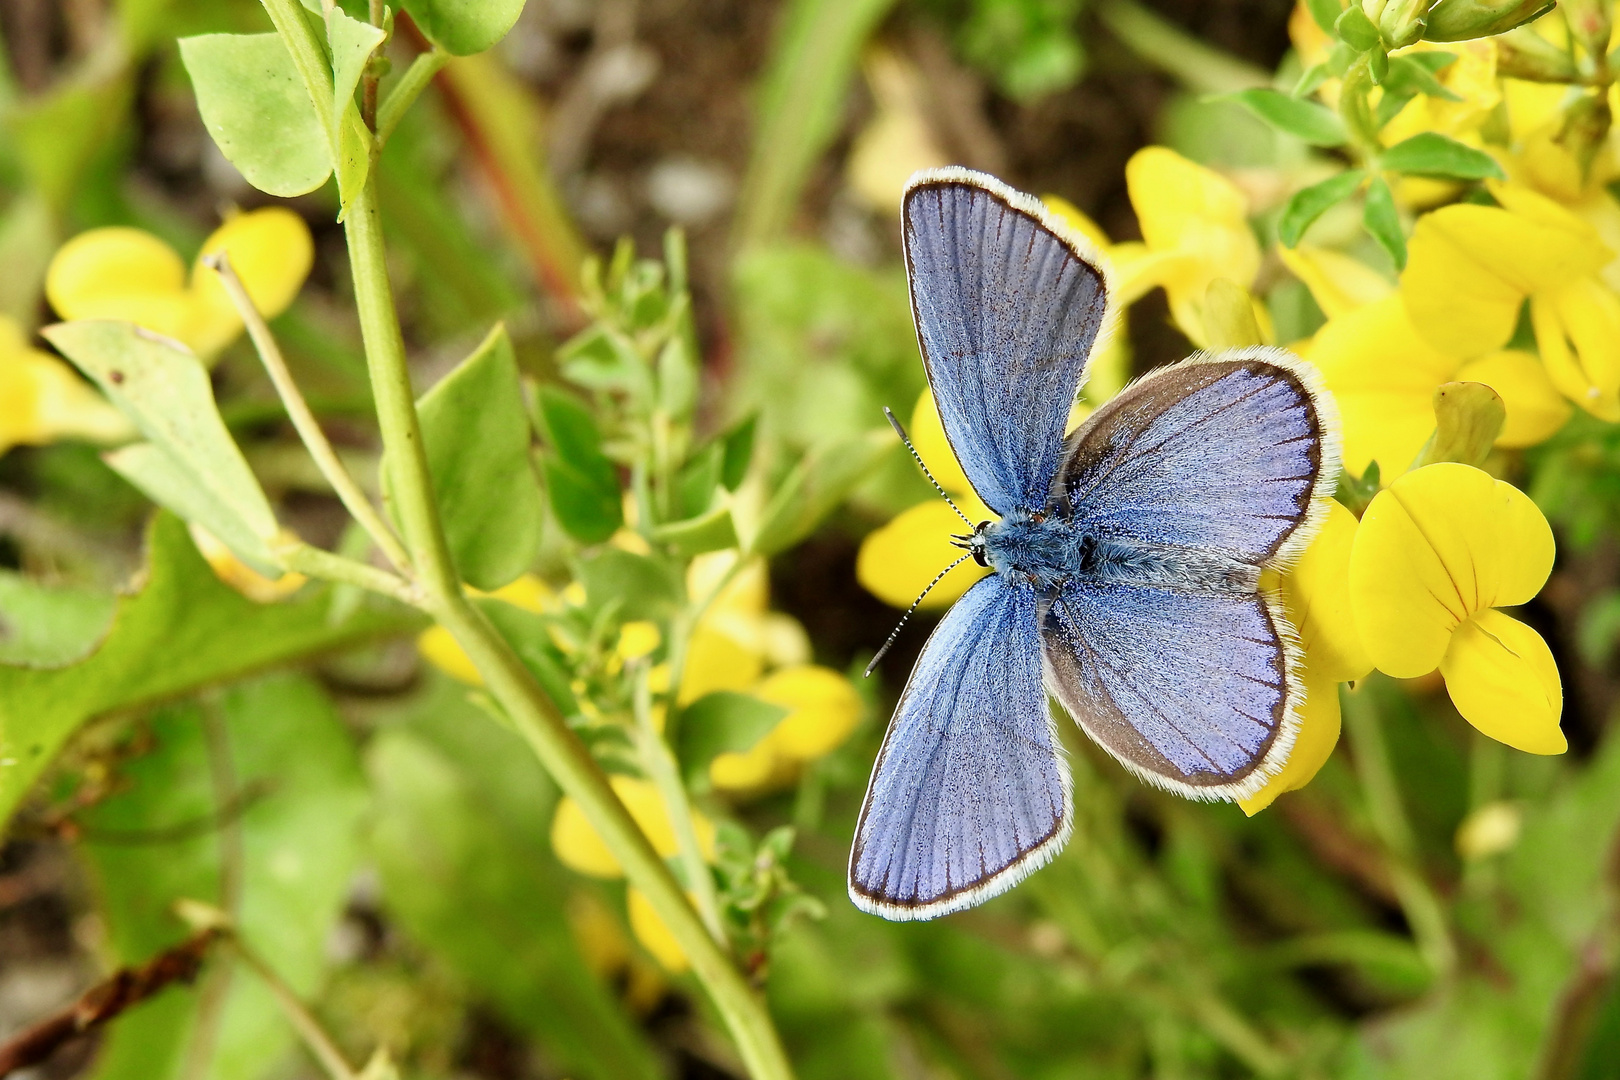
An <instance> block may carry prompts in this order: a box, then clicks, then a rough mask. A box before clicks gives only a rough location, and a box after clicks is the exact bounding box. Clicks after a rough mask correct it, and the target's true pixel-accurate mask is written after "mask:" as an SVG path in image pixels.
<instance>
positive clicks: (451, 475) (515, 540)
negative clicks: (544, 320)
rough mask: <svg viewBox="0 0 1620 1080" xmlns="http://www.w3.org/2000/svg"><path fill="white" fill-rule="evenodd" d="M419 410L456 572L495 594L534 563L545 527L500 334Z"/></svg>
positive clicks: (514, 375)
mask: <svg viewBox="0 0 1620 1080" xmlns="http://www.w3.org/2000/svg"><path fill="white" fill-rule="evenodd" d="M418 408H419V409H420V411H421V415H422V442H423V445H424V446H425V447H426V449H427V457H428V467H429V468H430V469H431V470H432V473H433V490H434V492H435V493H436V494H437V496H438V500H439V509H440V512H441V514H442V515H443V518H444V529H445V537H446V539H447V540H448V541H449V542H450V553H451V556H452V557H453V558H454V559H455V563H456V569H457V570H458V571H459V572H460V573H461V576H462V578H463V579H465V580H466V581H467V582H469V583H470V584H472V585H474V586H476V587H477V588H480V589H496V588H499V587H500V586H502V585H505V584H506V583H507V582H509V581H511V580H512V579H513V578H515V577H517V576H518V575H519V574H521V573H523V572H524V571H525V570H527V569H528V568H529V564H530V563H531V562H533V561H534V556H535V552H536V551H537V550H538V548H539V545H540V529H541V524H542V522H543V521H544V519H545V507H544V504H543V503H542V501H541V498H540V486H539V483H538V481H537V480H536V479H535V475H534V469H533V468H532V466H531V465H530V462H529V420H528V416H527V415H526V414H525V412H524V408H523V387H522V384H521V382H520V381H519V379H518V370H517V359H516V357H515V356H514V355H513V352H512V341H511V339H510V338H509V337H507V335H506V328H505V327H504V326H499V325H498V326H496V327H495V329H494V330H492V331H490V333H489V336H488V337H486V338H485V339H484V341H483V343H482V344H480V345H479V346H478V348H477V349H476V350H474V351H473V353H472V355H470V356H468V357H467V359H465V360H463V361H462V362H461V364H460V365H459V366H457V368H456V369H455V370H454V371H452V372H451V373H450V374H449V375H446V376H445V377H444V378H443V379H441V380H440V381H439V383H438V384H437V385H436V386H434V387H433V389H431V390H429V391H428V392H427V393H426V394H424V395H422V400H421V401H420V402H419V403H418Z"/></svg>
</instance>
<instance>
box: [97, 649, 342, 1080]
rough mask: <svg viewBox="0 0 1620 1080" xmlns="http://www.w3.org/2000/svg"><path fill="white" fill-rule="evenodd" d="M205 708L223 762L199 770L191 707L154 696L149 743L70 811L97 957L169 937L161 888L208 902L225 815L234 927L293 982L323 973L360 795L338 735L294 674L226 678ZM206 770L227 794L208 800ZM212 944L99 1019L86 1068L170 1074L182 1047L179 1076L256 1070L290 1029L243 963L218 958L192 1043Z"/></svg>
mask: <svg viewBox="0 0 1620 1080" xmlns="http://www.w3.org/2000/svg"><path fill="white" fill-rule="evenodd" d="M216 715H217V719H218V727H217V729H216V730H217V731H218V738H219V744H218V745H219V746H220V747H222V748H223V758H224V760H225V761H228V763H229V765H228V773H222V774H218V775H216V774H213V772H212V768H211V758H210V753H209V744H208V739H207V737H206V736H205V731H204V719H203V716H202V712H201V710H200V709H198V708H196V707H195V706H188V707H181V708H171V709H166V710H163V711H161V712H159V713H157V714H156V715H155V716H154V717H153V718H152V720H151V731H152V735H153V737H154V742H155V746H156V749H155V750H154V751H153V752H152V753H150V754H148V755H146V756H143V757H140V758H137V759H135V760H134V761H132V762H130V763H129V764H128V765H127V766H125V767H124V769H123V770H122V775H121V776H120V778H119V779H120V785H121V786H120V790H119V793H118V794H117V795H116V796H114V797H113V798H111V799H109V800H108V801H106V802H105V803H102V804H100V805H99V806H97V807H95V809H94V810H92V811H90V812H88V813H86V814H84V815H83V816H82V818H81V823H82V825H83V827H84V839H83V842H82V844H81V850H82V852H83V854H84V857H85V859H86V861H87V862H88V863H89V865H90V867H91V868H92V871H93V873H94V876H95V878H96V879H97V885H98V888H97V896H98V898H99V899H100V900H101V906H100V908H99V911H100V914H101V916H102V918H103V919H105V921H106V928H107V937H108V942H109V945H110V946H111V952H112V959H114V960H115V961H117V962H122V963H136V962H140V961H142V960H145V959H147V958H148V957H149V956H150V955H151V954H152V953H154V952H156V951H157V950H159V949H162V948H164V947H167V946H169V945H172V944H175V943H176V942H178V941H179V940H180V939H182V938H183V937H185V935H186V933H187V930H186V927H185V926H184V925H183V924H182V923H181V922H180V920H178V919H177V918H175V916H174V914H173V912H172V910H171V908H172V905H173V904H174V902H175V901H176V900H179V899H182V898H185V899H193V900H201V901H204V902H206V903H210V904H220V903H221V902H222V900H223V899H224V897H223V896H222V893H221V889H222V872H221V852H222V850H225V849H226V847H227V845H226V844H225V843H224V842H223V836H222V829H233V830H239V835H240V849H239V850H240V860H241V861H240V864H239V866H238V870H239V873H240V878H239V886H238V887H239V889H240V894H239V895H240V902H239V906H238V909H237V911H236V916H237V926H238V930H239V932H240V933H241V934H242V936H243V938H244V939H246V940H247V941H248V943H249V944H251V945H252V946H253V947H254V948H255V949H256V950H257V951H258V952H259V953H260V954H261V955H263V956H265V957H266V958H267V959H268V960H269V962H270V963H271V964H272V965H273V966H274V968H275V969H276V972H277V973H278V974H279V975H280V976H281V978H282V979H284V980H285V981H286V982H287V983H288V984H289V985H290V986H291V987H292V989H293V990H294V992H295V993H298V994H300V995H302V996H305V997H308V996H310V995H312V994H313V993H314V992H315V991H316V990H318V989H319V988H320V986H321V984H322V983H323V982H324V978H325V974H326V970H327V967H328V960H327V941H328V939H329V938H330V936H331V933H332V930H333V927H334V925H335V924H336V923H337V921H338V919H339V918H340V917H341V916H342V913H343V907H344V903H345V901H346V899H347V897H348V892H349V886H350V882H351V880H352V878H353V876H354V873H355V871H356V869H357V868H358V862H359V855H360V840H359V825H360V820H361V815H362V814H363V812H364V810H365V807H366V803H367V796H366V789H365V785H364V781H363V778H362V776H361V773H360V768H359V761H358V758H357V755H356V754H355V750H354V745H353V742H352V741H351V739H350V736H349V733H348V731H347V730H346V729H345V727H344V725H343V721H342V720H341V719H340V718H339V717H338V715H337V712H336V711H335V710H334V709H333V708H332V705H331V703H330V702H329V701H328V700H327V699H326V697H325V695H324V694H323V693H322V692H321V691H320V689H319V688H318V687H317V686H316V685H315V683H313V682H312V681H310V680H308V679H305V678H301V677H297V676H288V675H282V676H277V677H274V678H270V679H266V680H263V681H260V682H255V683H250V684H247V685H244V686H240V687H237V688H235V689H233V690H231V691H229V692H227V693H225V694H223V695H222V696H221V697H220V699H219V703H218V706H217V714H216ZM216 783H225V784H228V785H229V788H230V791H231V795H232V796H233V797H234V798H235V799H236V800H237V801H236V802H234V803H232V802H222V801H221V800H220V799H219V798H218V797H217V795H216V788H215V784H216ZM220 818H224V819H225V822H226V824H224V825H221V824H220V823H219V820H218V819H220ZM199 822H200V823H202V827H200V828H199V827H197V823H199ZM228 957H229V953H228V952H225V951H222V952H221V953H219V954H218V955H217V956H216V959H215V961H214V963H213V964H211V965H210V967H209V969H208V971H209V974H208V975H206V976H204V978H203V979H202V980H199V982H198V983H197V984H196V985H194V986H191V987H176V988H172V989H170V990H168V991H167V992H165V993H164V994H163V995H162V996H161V997H159V998H158V999H157V1000H156V1001H154V1002H153V1005H152V1007H150V1008H143V1009H136V1010H133V1011H132V1012H130V1013H129V1014H128V1015H127V1016H124V1017H121V1018H120V1019H119V1022H118V1023H117V1024H113V1025H110V1026H109V1030H108V1032H107V1039H106V1042H105V1043H104V1044H103V1045H102V1047H101V1050H100V1053H99V1055H98V1059H97V1063H96V1064H97V1069H96V1075H97V1076H98V1077H99V1078H100V1080H171V1078H172V1080H180V1078H181V1077H182V1076H184V1075H185V1068H186V1065H187V1064H188V1060H189V1061H190V1063H191V1064H193V1065H196V1064H198V1063H199V1062H200V1063H201V1068H200V1069H198V1070H196V1071H195V1072H193V1074H192V1075H209V1076H233V1077H241V1078H244V1080H249V1078H253V1077H260V1076H264V1075H267V1074H269V1073H271V1072H272V1070H273V1067H274V1066H276V1065H277V1063H278V1061H279V1060H280V1059H282V1058H285V1057H287V1056H288V1055H289V1052H290V1051H292V1050H293V1048H294V1046H295V1043H296V1039H295V1037H294V1033H293V1030H292V1028H291V1026H290V1025H289V1024H288V1022H287V1021H286V1019H285V1018H284V1016H283V1014H282V1012H281V1010H280V1009H279V1008H278V1007H277V1006H276V1002H275V998H274V996H273V995H272V993H271V991H270V990H269V988H268V987H267V986H266V985H265V984H264V983H263V982H261V981H260V980H259V979H258V978H257V977H256V976H254V975H253V974H252V973H251V972H250V971H249V970H248V969H246V968H244V967H240V966H238V967H237V968H236V969H235V970H234V971H230V972H229V974H228V981H226V982H225V984H224V986H225V998H224V1001H223V1004H222V1007H221V1011H220V1014H219V1019H218V1027H217V1029H216V1030H215V1031H213V1032H212V1033H211V1034H212V1038H211V1040H210V1042H208V1043H200V1042H199V1040H201V1039H203V1038H206V1037H207V1036H205V1035H204V1034H202V1033H201V1032H200V1031H198V1029H197V1023H196V1021H197V1018H198V1011H199V1010H198V1006H199V1003H200V1001H201V999H202V997H203V995H204V993H205V990H204V988H205V987H206V986H207V985H208V983H209V981H210V980H212V979H217V978H219V977H220V976H222V975H225V974H226V971H225V969H224V968H223V967H222V966H221V965H222V964H224V963H229V960H228ZM192 1055H200V1056H199V1057H196V1058H193V1057H192Z"/></svg>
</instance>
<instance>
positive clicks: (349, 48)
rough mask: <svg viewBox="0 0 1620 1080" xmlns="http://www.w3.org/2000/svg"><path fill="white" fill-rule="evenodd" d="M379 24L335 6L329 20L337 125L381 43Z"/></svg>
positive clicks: (328, 42) (350, 103)
mask: <svg viewBox="0 0 1620 1080" xmlns="http://www.w3.org/2000/svg"><path fill="white" fill-rule="evenodd" d="M382 40H383V31H382V27H380V26H372V25H371V24H370V23H368V22H361V21H360V20H359V19H355V18H351V17H350V16H348V15H346V14H344V11H343V9H342V8H340V7H338V6H336V5H333V7H332V11H331V14H329V15H328V16H327V20H326V42H327V45H328V47H329V48H330V49H331V52H332V119H331V124H332V126H333V127H336V126H337V125H338V124H340V123H342V121H343V114H344V113H345V112H347V111H348V109H349V106H351V105H353V104H354V91H355V89H356V88H357V87H358V86H359V85H360V76H362V75H364V74H365V71H366V63H367V62H368V61H369V60H370V59H371V53H372V50H374V49H376V47H377V46H378V45H381V44H382Z"/></svg>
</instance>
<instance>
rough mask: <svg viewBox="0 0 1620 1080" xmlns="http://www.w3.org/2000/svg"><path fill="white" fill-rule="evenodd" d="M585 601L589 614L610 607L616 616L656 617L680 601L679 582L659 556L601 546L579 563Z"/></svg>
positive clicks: (673, 572) (671, 569)
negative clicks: (601, 547)
mask: <svg viewBox="0 0 1620 1080" xmlns="http://www.w3.org/2000/svg"><path fill="white" fill-rule="evenodd" d="M579 577H580V581H581V582H582V583H584V585H585V603H586V606H587V608H589V610H590V611H591V612H593V613H595V612H600V611H602V610H604V609H606V608H609V607H611V608H613V610H614V611H615V612H616V613H617V616H618V618H620V619H623V620H625V621H629V620H632V619H660V618H664V617H666V616H668V615H669V614H670V613H671V612H672V611H674V609H675V607H676V606H677V605H678V604H679V603H680V602H681V591H682V590H681V581H680V578H679V577H678V576H677V575H676V573H675V569H674V568H673V567H672V566H670V564H669V563H668V562H666V561H665V560H663V559H657V558H651V557H649V556H646V555H636V554H634V553H633V552H629V551H621V550H620V549H618V548H611V547H610V548H603V549H601V550H600V551H598V552H595V553H594V554H593V555H592V556H591V557H590V558H588V559H585V560H584V561H583V562H581V563H580V569H579Z"/></svg>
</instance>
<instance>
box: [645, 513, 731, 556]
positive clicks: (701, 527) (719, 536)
mask: <svg viewBox="0 0 1620 1080" xmlns="http://www.w3.org/2000/svg"><path fill="white" fill-rule="evenodd" d="M652 538H653V540H655V541H657V542H658V543H660V544H667V545H669V547H671V548H673V549H674V551H675V554H677V555H681V556H691V555H701V554H703V553H704V552H705V551H720V550H722V549H724V548H731V547H736V546H737V527H736V525H735V523H734V522H733V521H732V520H731V507H729V506H726V505H721V506H717V507H715V508H714V509H713V510H710V511H709V512H708V513H706V514H699V515H698V516H697V517H691V518H687V519H686V520H685V521H670V522H666V523H664V524H662V525H655V526H654V527H653V530H652Z"/></svg>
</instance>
